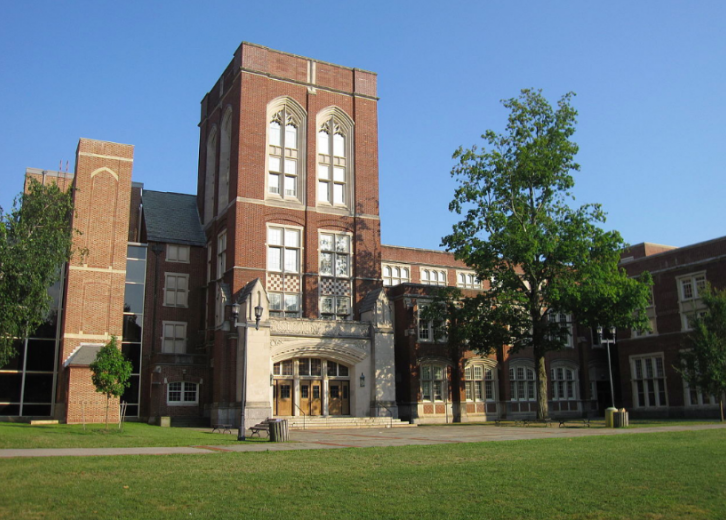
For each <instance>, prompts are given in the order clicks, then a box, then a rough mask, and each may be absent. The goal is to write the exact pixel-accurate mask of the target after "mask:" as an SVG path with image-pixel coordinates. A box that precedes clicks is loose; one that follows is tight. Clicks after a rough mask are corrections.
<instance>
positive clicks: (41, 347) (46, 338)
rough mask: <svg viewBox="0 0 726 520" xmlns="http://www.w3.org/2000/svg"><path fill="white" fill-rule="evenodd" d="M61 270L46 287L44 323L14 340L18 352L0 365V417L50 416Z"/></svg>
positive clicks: (51, 410)
mask: <svg viewBox="0 0 726 520" xmlns="http://www.w3.org/2000/svg"><path fill="white" fill-rule="evenodd" d="M64 273H65V269H61V279H60V280H59V281H58V282H56V283H55V284H53V286H52V287H51V288H50V289H48V294H49V295H50V297H51V304H50V310H49V312H48V317H47V318H46V320H45V323H43V325H41V326H40V327H38V329H37V330H35V331H34V332H33V333H32V334H31V335H30V336H29V337H27V338H25V339H21V340H17V341H16V342H15V350H16V352H17V354H16V355H15V356H14V357H13V358H12V359H11V360H10V362H9V363H8V364H7V365H5V366H3V367H0V416H15V417H17V416H24V417H51V416H53V412H54V403H55V387H56V379H57V377H58V363H57V360H58V343H59V342H58V336H59V334H60V332H59V331H60V324H59V321H60V320H59V319H58V317H59V316H61V314H62V312H61V306H62V302H63V282H64V280H63V275H64Z"/></svg>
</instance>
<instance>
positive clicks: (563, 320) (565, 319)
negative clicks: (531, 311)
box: [547, 311, 575, 348]
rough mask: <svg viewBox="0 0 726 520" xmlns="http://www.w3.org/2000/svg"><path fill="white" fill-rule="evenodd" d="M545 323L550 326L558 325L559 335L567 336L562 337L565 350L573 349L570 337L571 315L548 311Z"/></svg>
mask: <svg viewBox="0 0 726 520" xmlns="http://www.w3.org/2000/svg"><path fill="white" fill-rule="evenodd" d="M547 321H549V323H550V324H553V323H557V324H559V325H560V331H561V334H562V335H563V336H564V334H567V336H566V337H563V340H564V341H563V343H564V347H565V348H574V346H575V342H574V341H573V337H572V315H571V314H567V313H564V312H557V311H549V312H548V313H547Z"/></svg>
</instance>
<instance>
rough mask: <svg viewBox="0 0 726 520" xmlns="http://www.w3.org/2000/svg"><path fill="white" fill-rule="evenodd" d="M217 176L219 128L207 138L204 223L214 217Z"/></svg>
mask: <svg viewBox="0 0 726 520" xmlns="http://www.w3.org/2000/svg"><path fill="white" fill-rule="evenodd" d="M216 174H217V128H216V127H214V128H212V130H211V132H210V133H209V137H208V138H207V161H206V164H205V168H204V223H205V224H207V223H208V222H210V221H211V220H212V218H213V217H214V185H215V182H214V177H215V175H216Z"/></svg>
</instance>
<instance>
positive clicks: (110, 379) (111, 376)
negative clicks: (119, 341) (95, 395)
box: [89, 336, 132, 398]
mask: <svg viewBox="0 0 726 520" xmlns="http://www.w3.org/2000/svg"><path fill="white" fill-rule="evenodd" d="M89 368H90V369H91V373H92V375H91V380H92V381H93V385H94V386H95V387H96V392H100V393H102V394H105V395H106V397H108V398H111V397H121V394H123V393H124V390H126V388H128V386H129V384H130V383H129V377H130V376H131V369H132V367H131V362H130V361H128V360H127V359H126V358H125V357H124V355H123V354H122V353H121V350H119V348H118V346H117V345H116V336H112V337H111V341H109V342H108V343H106V345H104V346H103V347H102V348H101V350H99V351H98V354H96V359H95V361H94V362H93V363H91V364H90V366H89Z"/></svg>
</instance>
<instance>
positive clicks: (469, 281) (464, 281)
mask: <svg viewBox="0 0 726 520" xmlns="http://www.w3.org/2000/svg"><path fill="white" fill-rule="evenodd" d="M456 286H457V287H460V288H462V289H481V282H480V281H479V279H478V278H477V277H476V273H473V272H469V271H457V272H456Z"/></svg>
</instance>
